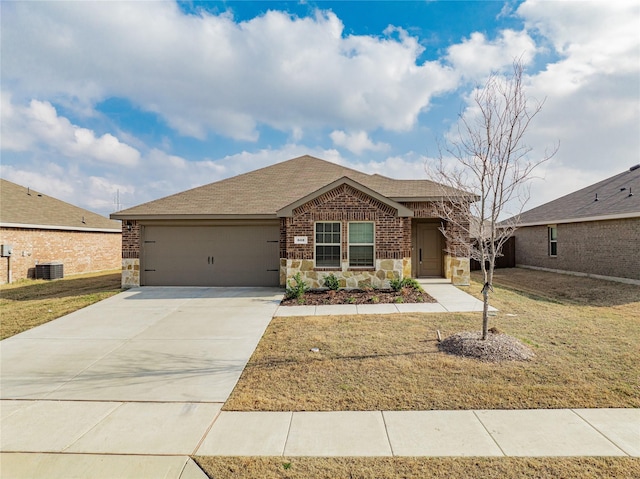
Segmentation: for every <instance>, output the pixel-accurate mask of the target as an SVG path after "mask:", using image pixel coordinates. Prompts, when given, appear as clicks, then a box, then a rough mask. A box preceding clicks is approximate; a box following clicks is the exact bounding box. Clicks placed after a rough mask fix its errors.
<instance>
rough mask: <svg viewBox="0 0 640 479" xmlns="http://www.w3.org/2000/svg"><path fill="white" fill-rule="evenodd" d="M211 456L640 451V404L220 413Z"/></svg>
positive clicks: (207, 443) (206, 445) (204, 450)
mask: <svg viewBox="0 0 640 479" xmlns="http://www.w3.org/2000/svg"><path fill="white" fill-rule="evenodd" d="M197 454H198V455H205V456H206V455H213V456H635V457H638V456H640V409H573V410H572V409H535V410H482V411H341V412H224V411H223V412H222V413H220V416H219V417H218V419H217V420H216V422H215V423H214V425H213V427H212V428H211V431H210V432H209V433H208V435H207V437H206V438H205V439H204V441H203V442H202V445H201V446H200V447H199V448H198V451H197Z"/></svg>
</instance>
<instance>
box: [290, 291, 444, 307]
mask: <svg viewBox="0 0 640 479" xmlns="http://www.w3.org/2000/svg"><path fill="white" fill-rule="evenodd" d="M382 303H437V301H436V300H435V299H433V298H432V297H431V296H429V295H428V294H427V293H425V292H423V291H417V290H415V289H413V288H404V289H402V290H400V291H393V290H392V289H373V290H368V291H363V290H360V289H340V290H338V291H330V290H311V291H307V292H306V293H304V296H302V298H300V299H295V298H290V299H286V298H285V299H283V300H282V302H281V303H280V304H281V305H282V306H300V305H309V306H319V305H324V304H382Z"/></svg>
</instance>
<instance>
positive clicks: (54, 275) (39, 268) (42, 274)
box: [36, 263, 64, 279]
mask: <svg viewBox="0 0 640 479" xmlns="http://www.w3.org/2000/svg"><path fill="white" fill-rule="evenodd" d="M61 278H64V265H63V264H62V263H40V264H37V265H36V279H61Z"/></svg>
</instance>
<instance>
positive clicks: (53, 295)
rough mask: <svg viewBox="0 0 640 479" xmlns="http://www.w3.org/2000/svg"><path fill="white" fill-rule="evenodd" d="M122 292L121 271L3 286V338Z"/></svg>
mask: <svg viewBox="0 0 640 479" xmlns="http://www.w3.org/2000/svg"><path fill="white" fill-rule="evenodd" d="M120 291H121V288H120V271H117V272H114V271H107V272H101V273H88V274H82V275H74V276H70V277H68V278H64V279H58V280H55V281H45V280H42V279H40V280H26V279H25V280H20V281H16V282H15V283H11V284H3V285H1V286H0V317H1V318H2V320H1V321H0V339H5V338H8V337H10V336H13V335H14V334H18V333H21V332H22V331H26V330H27V329H31V328H34V327H36V326H39V325H40V324H43V323H46V322H49V321H51V320H53V319H56V318H59V317H61V316H64V315H65V314H69V313H72V312H73V311H76V310H78V309H80V308H84V307H86V306H89V305H90V304H93V303H96V302H98V301H101V300H103V299H106V298H108V297H109V296H113V295H114V294H117V293H119V292H120Z"/></svg>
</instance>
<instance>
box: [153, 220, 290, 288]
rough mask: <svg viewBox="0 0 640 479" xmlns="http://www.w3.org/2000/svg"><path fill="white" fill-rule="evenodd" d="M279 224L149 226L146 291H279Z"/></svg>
mask: <svg viewBox="0 0 640 479" xmlns="http://www.w3.org/2000/svg"><path fill="white" fill-rule="evenodd" d="M279 235H280V228H279V226H278V224H273V225H271V224H269V225H265V224H259V225H242V226H240V225H238V226H146V227H145V228H144V233H143V238H142V241H143V244H142V264H141V268H142V284H143V285H146V286H278V283H279V277H280V276H279V264H280V260H279V244H278V238H279Z"/></svg>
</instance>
